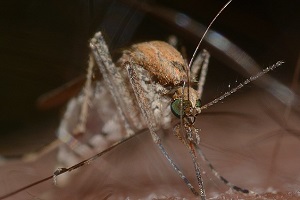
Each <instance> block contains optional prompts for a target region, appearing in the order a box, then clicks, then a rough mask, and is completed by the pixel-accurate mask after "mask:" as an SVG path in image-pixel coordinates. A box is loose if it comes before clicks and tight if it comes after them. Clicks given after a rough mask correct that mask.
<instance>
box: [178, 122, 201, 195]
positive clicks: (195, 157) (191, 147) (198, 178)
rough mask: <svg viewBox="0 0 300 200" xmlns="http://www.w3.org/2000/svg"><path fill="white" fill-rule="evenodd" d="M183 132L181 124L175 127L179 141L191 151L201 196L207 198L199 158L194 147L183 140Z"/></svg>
mask: <svg viewBox="0 0 300 200" xmlns="http://www.w3.org/2000/svg"><path fill="white" fill-rule="evenodd" d="M182 130H183V129H182V127H181V124H180V123H179V124H177V125H176V126H175V127H174V129H173V133H174V135H175V136H176V137H177V138H178V139H179V141H181V142H182V143H183V144H184V145H185V146H186V147H187V149H188V150H189V154H190V156H191V159H192V161H193V164H194V168H195V172H196V177H197V182H198V186H199V190H200V193H201V194H202V195H201V196H205V188H204V183H203V179H202V176H201V168H200V165H199V163H198V162H197V156H196V154H195V149H194V147H193V146H192V145H189V144H187V142H186V140H185V139H184V138H182V136H181V135H182V134H180V131H182Z"/></svg>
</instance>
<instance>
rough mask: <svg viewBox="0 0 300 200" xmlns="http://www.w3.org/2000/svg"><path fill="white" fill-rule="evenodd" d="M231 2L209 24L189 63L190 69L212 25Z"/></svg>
mask: <svg viewBox="0 0 300 200" xmlns="http://www.w3.org/2000/svg"><path fill="white" fill-rule="evenodd" d="M231 1H232V0H229V1H228V2H227V3H226V4H225V5H224V6H223V7H222V9H221V10H220V11H219V12H218V13H217V15H216V16H215V17H214V19H213V20H212V21H211V22H210V24H209V25H208V27H207V28H206V30H205V32H204V34H203V36H202V37H201V39H200V41H199V43H198V45H197V47H196V49H195V51H194V53H193V56H192V59H191V60H190V63H189V65H188V68H191V65H192V63H193V61H194V59H195V56H196V53H197V52H198V50H199V47H200V44H201V43H202V41H203V39H204V37H205V36H206V34H207V32H208V30H209V29H210V27H211V25H212V24H213V23H214V22H215V21H216V19H217V18H218V17H219V15H220V14H221V13H222V12H223V10H224V9H225V8H226V7H227V6H228V5H229V4H230V3H231Z"/></svg>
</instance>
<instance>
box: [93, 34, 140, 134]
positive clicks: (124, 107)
mask: <svg viewBox="0 0 300 200" xmlns="http://www.w3.org/2000/svg"><path fill="white" fill-rule="evenodd" d="M90 47H91V49H92V52H93V55H94V57H95V60H96V63H97V64H98V67H99V69H100V72H101V74H102V76H103V78H104V81H105V84H106V85H107V87H108V88H109V90H110V93H111V95H112V97H113V99H114V101H115V103H116V106H117V107H118V110H119V113H120V116H121V120H122V121H123V122H124V124H125V128H126V131H127V134H128V135H131V134H134V130H133V128H138V129H141V128H142V123H140V122H141V119H136V118H138V117H137V116H139V114H138V112H139V111H138V109H136V106H135V102H134V100H133V99H132V95H131V92H130V91H129V90H128V88H126V85H127V84H128V83H127V80H125V77H124V76H122V74H121V73H120V71H119V69H117V67H116V66H115V65H114V63H113V61H112V59H111V56H110V53H109V50H108V47H107V45H106V43H105V40H104V38H103V36H102V34H101V32H98V33H96V34H95V36H94V38H93V39H92V40H91V42H90ZM128 119H133V120H131V123H130V121H129V120H128ZM137 122H139V123H137ZM132 123H136V124H134V127H132V126H131V125H132Z"/></svg>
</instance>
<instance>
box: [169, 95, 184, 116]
mask: <svg viewBox="0 0 300 200" xmlns="http://www.w3.org/2000/svg"><path fill="white" fill-rule="evenodd" d="M171 111H172V113H173V114H174V115H175V116H176V117H177V118H180V116H181V115H182V112H183V111H182V109H181V100H180V99H175V100H174V101H173V102H172V103H171Z"/></svg>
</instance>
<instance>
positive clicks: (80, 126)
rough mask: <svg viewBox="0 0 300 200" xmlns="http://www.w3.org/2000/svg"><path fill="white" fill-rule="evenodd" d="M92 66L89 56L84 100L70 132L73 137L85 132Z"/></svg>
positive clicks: (92, 62) (90, 92) (90, 91)
mask: <svg viewBox="0 0 300 200" xmlns="http://www.w3.org/2000/svg"><path fill="white" fill-rule="evenodd" d="M94 65H95V63H94V59H93V57H92V55H90V58H89V64H88V69H87V75H86V82H85V85H84V88H83V97H84V99H83V101H82V105H81V111H80V115H79V120H78V123H77V125H76V127H75V128H74V130H73V132H72V133H73V134H74V135H75V136H76V135H79V134H83V133H85V132H86V122H87V118H88V109H89V105H90V104H91V96H92V76H93V68H94Z"/></svg>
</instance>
